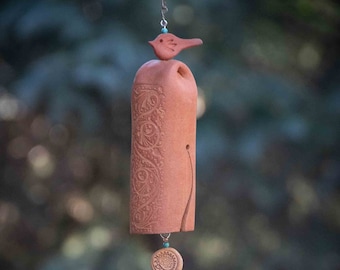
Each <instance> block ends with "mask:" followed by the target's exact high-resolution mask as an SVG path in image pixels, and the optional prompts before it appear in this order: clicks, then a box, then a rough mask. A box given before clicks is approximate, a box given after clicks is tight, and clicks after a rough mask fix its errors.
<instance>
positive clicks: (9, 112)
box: [0, 93, 19, 121]
mask: <svg viewBox="0 0 340 270" xmlns="http://www.w3.org/2000/svg"><path fill="white" fill-rule="evenodd" d="M18 114H19V102H18V101H17V100H16V99H15V98H14V97H13V96H11V95H9V94H7V93H5V94H0V120H5V121H10V120H14V119H15V118H16V117H17V116H18Z"/></svg>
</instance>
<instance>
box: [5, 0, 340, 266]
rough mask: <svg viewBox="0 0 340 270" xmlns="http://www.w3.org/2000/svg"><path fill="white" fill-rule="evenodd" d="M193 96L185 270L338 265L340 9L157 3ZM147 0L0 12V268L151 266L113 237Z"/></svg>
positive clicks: (93, 0)
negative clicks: (193, 171)
mask: <svg viewBox="0 0 340 270" xmlns="http://www.w3.org/2000/svg"><path fill="white" fill-rule="evenodd" d="M167 2H168V6H169V13H167V19H168V21H169V30H170V32H173V33H175V34H177V35H178V36H181V37H200V38H202V39H203V41H204V46H202V47H200V48H195V49H192V50H188V51H184V52H183V53H181V55H180V56H179V57H178V58H179V59H181V60H182V61H184V62H185V63H187V64H188V65H189V66H190V68H191V69H192V71H193V73H194V75H195V77H196V80H197V84H198V86H199V90H200V102H199V104H200V112H201V114H202V115H201V117H200V118H199V119H198V132H197V224H196V231H195V232H193V233H185V234H184V233H183V234H178V235H177V234H175V235H173V236H172V238H171V244H172V246H174V247H176V248H177V249H178V250H180V252H181V253H182V254H183V257H184V261H185V265H184V266H185V269H195V270H199V269H201V270H208V269H209V270H214V269H235V270H236V269H253V270H257V269H268V270H279V269H280V270H283V269H290V270H291V269H299V270H300V269H308V270H314V269H317V270H338V269H340V252H339V250H340V238H339V233H340V196H339V195H340V194H339V190H340V189H339V188H340V160H339V157H340V153H339V151H340V147H339V146H340V125H339V123H340V91H339V90H340V58H339V54H340V53H339V46H340V36H339V26H340V6H339V4H338V3H337V2H335V1H330V0H325V1H313V0H298V1H291V0H289V1H279V0H256V1H254V0H253V1H251V0H243V1H236V0H184V1H179V0H168V1H167ZM159 21H160V1H138V0H126V1H122V0H101V1H99V0H77V1H67V0H44V1H42V0H41V1H38V0H29V1H19V0H7V1H2V3H1V6H0V269H3V270H10V269H20V270H21V269H25V270H27V269H39V270H55V269H72V270H77V269H79V270H80V269H81V270H84V269H89V270H90V269H91V270H94V269H103V270H105V269H118V270H125V269H127V270H131V269H141V270H146V269H150V267H149V259H150V256H151V253H152V252H153V251H154V250H156V249H158V248H159V247H160V245H161V240H160V239H159V237H157V236H135V235H134V236H130V235H129V234H128V224H129V220H128V203H129V158H130V87H131V85H132V81H133V77H134V74H135V72H136V71H137V69H138V68H139V67H140V66H141V65H142V64H143V63H144V62H146V61H147V60H150V59H152V58H154V56H153V53H152V49H151V48H150V47H149V46H148V44H147V41H148V40H152V39H153V38H154V37H155V36H156V35H157V34H158V33H159V32H160V25H159Z"/></svg>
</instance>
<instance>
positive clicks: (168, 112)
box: [130, 60, 197, 234]
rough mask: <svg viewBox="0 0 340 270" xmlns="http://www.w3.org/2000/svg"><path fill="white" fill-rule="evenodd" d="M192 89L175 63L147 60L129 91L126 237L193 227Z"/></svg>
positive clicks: (179, 64) (189, 77)
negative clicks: (128, 198) (129, 151)
mask: <svg viewBox="0 0 340 270" xmlns="http://www.w3.org/2000/svg"><path fill="white" fill-rule="evenodd" d="M196 108H197V86H196V82H195V79H194V77H193V75H192V73H191V71H190V69H189V68H188V67H187V66H186V65H185V64H184V63H182V62H180V61H177V60H168V61H162V60H151V61H149V62H147V63H145V64H144V65H143V66H142V67H141V68H140V69H139V70H138V72H137V74H136V76H135V80H134V84H133V87H132V97H131V113H132V140H131V179H130V180H131V181H130V232H131V233H137V234H159V233H170V232H179V231H192V230H194V227H195V196H196V185H195V183H196V175H195V168H196V165H195V164H196Z"/></svg>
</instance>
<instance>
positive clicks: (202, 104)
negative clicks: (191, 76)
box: [196, 88, 207, 119]
mask: <svg viewBox="0 0 340 270" xmlns="http://www.w3.org/2000/svg"><path fill="white" fill-rule="evenodd" d="M206 109H207V107H206V99H205V96H204V92H203V90H202V89H200V88H198V96H197V113H196V117H197V119H199V118H201V117H202V116H203V115H204V113H205V111H206Z"/></svg>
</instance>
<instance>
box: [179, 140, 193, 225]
mask: <svg viewBox="0 0 340 270" xmlns="http://www.w3.org/2000/svg"><path fill="white" fill-rule="evenodd" d="M185 149H186V151H187V153H188V157H189V162H190V171H191V189H190V194H189V198H188V202H187V205H186V207H185V211H184V215H183V219H182V224H181V230H183V228H184V226H185V224H186V221H187V217H188V212H189V208H190V202H191V200H192V195H193V192H194V171H193V170H194V169H193V164H192V159H191V155H190V152H189V149H190V145H189V144H187V145H186V147H185Z"/></svg>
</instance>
